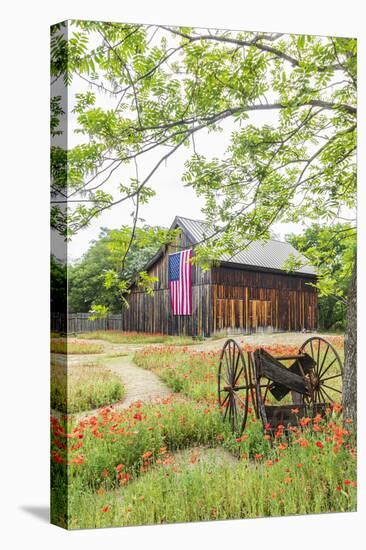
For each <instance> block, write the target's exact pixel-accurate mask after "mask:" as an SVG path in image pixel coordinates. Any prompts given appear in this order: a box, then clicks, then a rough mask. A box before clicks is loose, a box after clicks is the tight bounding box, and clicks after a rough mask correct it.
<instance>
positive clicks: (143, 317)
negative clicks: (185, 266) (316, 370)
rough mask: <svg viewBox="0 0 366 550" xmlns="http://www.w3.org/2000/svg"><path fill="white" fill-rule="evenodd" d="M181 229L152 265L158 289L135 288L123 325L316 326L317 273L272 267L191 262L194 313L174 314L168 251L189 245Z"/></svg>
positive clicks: (180, 331)
mask: <svg viewBox="0 0 366 550" xmlns="http://www.w3.org/2000/svg"><path fill="white" fill-rule="evenodd" d="M191 246H192V243H191V242H190V241H189V239H188V238H187V236H186V235H184V234H183V235H182V236H181V238H180V239H179V240H178V241H177V243H176V244H175V245H169V247H166V250H165V251H164V254H163V255H162V256H161V257H160V259H159V260H158V261H156V263H155V264H154V265H153V266H152V267H151V269H149V270H148V273H149V275H151V276H155V277H157V279H158V280H157V281H156V283H155V284H154V295H153V296H152V297H151V296H148V295H147V294H145V293H144V292H141V291H139V289H138V288H137V287H134V288H132V291H131V294H130V295H129V296H128V297H127V300H128V302H129V305H130V307H129V309H128V310H125V311H124V312H123V315H122V330H126V331H139V332H153V333H154V332H155V333H163V334H172V335H192V336H196V335H204V336H210V335H211V334H212V333H214V332H221V331H223V332H224V331H238V332H255V331H262V330H268V331H300V330H314V329H316V328H317V293H316V290H315V289H314V288H313V287H311V286H309V283H311V282H314V281H315V278H314V277H311V276H298V275H290V274H284V273H276V272H273V271H271V272H270V271H268V272H264V271H254V270H248V269H239V268H234V267H215V268H213V269H212V270H210V271H202V270H201V268H200V266H198V265H193V266H192V307H193V314H192V316H184V315H181V316H173V315H172V314H171V307H170V294H169V287H168V254H170V253H173V252H176V251H178V250H182V249H185V248H189V247H191Z"/></svg>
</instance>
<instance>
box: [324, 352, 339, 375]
mask: <svg viewBox="0 0 366 550" xmlns="http://www.w3.org/2000/svg"><path fill="white" fill-rule="evenodd" d="M336 361H337V357H335V358H334V359H333V361H332V362H331V363H329V365H328V366H327V368H326V369H325V371H324V372H323V373H322V374H323V376H324V374H325V373H326V372H328V370H329V369H330V367H331V366H332V365H333V364H334V363H335V362H336Z"/></svg>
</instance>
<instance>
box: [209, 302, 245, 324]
mask: <svg viewBox="0 0 366 550" xmlns="http://www.w3.org/2000/svg"><path fill="white" fill-rule="evenodd" d="M243 327H244V300H235V299H218V300H216V329H217V330H222V329H230V328H233V329H234V328H235V329H238V328H243Z"/></svg>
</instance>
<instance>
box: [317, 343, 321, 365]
mask: <svg viewBox="0 0 366 550" xmlns="http://www.w3.org/2000/svg"><path fill="white" fill-rule="evenodd" d="M320 344H321V340H318V354H317V356H316V368H317V371H318V369H319V362H320ZM317 371H316V372H317Z"/></svg>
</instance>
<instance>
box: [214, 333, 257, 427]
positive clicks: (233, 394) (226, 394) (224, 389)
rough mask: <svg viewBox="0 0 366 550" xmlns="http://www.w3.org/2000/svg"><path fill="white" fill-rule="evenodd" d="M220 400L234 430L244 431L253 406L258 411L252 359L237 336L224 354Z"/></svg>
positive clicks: (227, 419) (226, 419)
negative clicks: (243, 349) (249, 358)
mask: <svg viewBox="0 0 366 550" xmlns="http://www.w3.org/2000/svg"><path fill="white" fill-rule="evenodd" d="M218 402H219V406H220V409H221V414H222V417H223V420H224V421H228V422H229V423H230V425H231V429H232V431H233V432H234V433H242V432H243V431H244V429H245V425H246V423H247V418H248V413H249V411H250V406H252V407H253V409H254V411H255V412H256V413H257V403H256V394H255V386H254V371H253V366H252V363H251V362H250V363H249V362H248V361H247V360H246V359H245V357H244V354H243V351H242V349H241V348H240V346H239V345H238V344H237V342H235V340H232V339H230V340H227V341H226V343H225V345H224V347H223V349H222V352H221V356H220V363H219V371H218Z"/></svg>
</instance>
